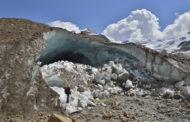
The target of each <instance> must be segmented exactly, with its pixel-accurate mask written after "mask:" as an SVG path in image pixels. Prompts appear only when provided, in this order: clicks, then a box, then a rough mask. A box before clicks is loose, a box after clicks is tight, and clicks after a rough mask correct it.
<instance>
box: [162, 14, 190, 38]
mask: <svg viewBox="0 0 190 122" xmlns="http://www.w3.org/2000/svg"><path fill="white" fill-rule="evenodd" d="M189 31H190V11H189V12H186V13H184V14H181V15H178V18H177V19H176V20H175V21H174V23H173V24H171V25H168V26H167V27H166V28H165V29H164V31H163V33H164V34H165V38H175V37H178V36H181V35H184V34H186V33H187V32H189Z"/></svg>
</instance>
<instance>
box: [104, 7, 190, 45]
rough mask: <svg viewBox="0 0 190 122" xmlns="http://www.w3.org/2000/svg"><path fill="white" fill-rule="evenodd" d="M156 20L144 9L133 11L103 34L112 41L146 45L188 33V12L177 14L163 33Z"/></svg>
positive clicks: (189, 21) (189, 28)
mask: <svg viewBox="0 0 190 122" xmlns="http://www.w3.org/2000/svg"><path fill="white" fill-rule="evenodd" d="M158 20H159V19H158V18H157V17H156V16H155V15H154V14H153V13H151V12H150V11H148V10H146V9H141V10H135V11H132V12H131V14H130V15H129V16H128V17H126V18H124V19H122V20H120V21H118V22H117V23H113V24H110V25H108V26H107V27H106V29H105V30H104V31H103V34H104V35H106V36H107V37H108V38H109V39H111V40H112V41H126V40H130V41H131V42H135V43H144V42H145V43H148V42H150V40H152V41H156V40H159V39H161V40H166V39H169V38H176V37H179V36H181V35H184V34H186V33H187V32H189V31H190V11H189V12H186V13H184V14H181V15H179V14H178V16H177V19H176V20H175V21H174V23H173V24H170V25H168V26H167V27H166V28H165V29H164V31H160V26H159V22H158Z"/></svg>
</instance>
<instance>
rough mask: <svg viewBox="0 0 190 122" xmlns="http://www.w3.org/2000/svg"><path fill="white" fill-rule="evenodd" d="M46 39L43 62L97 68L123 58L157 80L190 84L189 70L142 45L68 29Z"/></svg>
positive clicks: (47, 34)
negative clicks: (76, 32)
mask: <svg viewBox="0 0 190 122" xmlns="http://www.w3.org/2000/svg"><path fill="white" fill-rule="evenodd" d="M44 39H45V40H47V41H48V45H47V47H46V49H45V50H44V51H43V53H42V54H41V56H40V57H39V58H38V59H37V61H41V62H42V65H45V64H50V63H53V62H57V61H60V60H68V61H71V62H74V63H81V64H87V65H91V66H95V67H98V66H102V65H103V64H105V63H106V62H107V61H110V60H115V59H119V58H124V59H126V61H127V62H129V64H131V65H133V66H136V67H143V68H145V70H148V71H149V72H150V73H151V75H152V76H153V77H155V78H156V79H158V80H162V81H167V82H170V83H174V82H177V81H181V80H184V81H186V82H187V83H188V84H190V73H189V72H188V70H185V69H184V68H182V67H180V65H178V63H176V62H177V61H175V60H173V59H172V58H170V57H168V56H166V55H163V54H161V53H159V52H156V51H154V50H151V49H148V48H145V47H143V46H140V45H136V44H133V43H129V44H116V43H109V42H104V41H102V40H98V39H95V38H93V37H91V36H87V35H82V34H75V33H71V32H68V31H66V30H54V31H50V32H48V33H45V35H44Z"/></svg>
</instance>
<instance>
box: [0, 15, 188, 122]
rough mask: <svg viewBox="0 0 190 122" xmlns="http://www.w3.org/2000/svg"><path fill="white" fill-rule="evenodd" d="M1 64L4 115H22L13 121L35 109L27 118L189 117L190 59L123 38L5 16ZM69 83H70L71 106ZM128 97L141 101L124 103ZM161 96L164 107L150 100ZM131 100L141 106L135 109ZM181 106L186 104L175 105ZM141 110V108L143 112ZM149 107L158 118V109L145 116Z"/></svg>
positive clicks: (0, 35)
mask: <svg viewBox="0 0 190 122" xmlns="http://www.w3.org/2000/svg"><path fill="white" fill-rule="evenodd" d="M68 61H69V62H68ZM0 64H1V69H0V111H1V114H0V118H3V121H9V120H12V119H10V116H9V115H11V116H13V115H16V114H15V113H17V114H18V113H19V114H20V115H19V117H18V116H13V117H12V118H13V120H15V121H17V120H18V121H19V119H20V117H21V115H25V114H26V113H28V114H30V115H26V119H24V118H23V117H21V118H22V119H20V121H21V120H23V121H28V117H27V116H31V115H34V113H35V116H41V115H42V116H46V117H47V116H48V114H47V113H51V112H52V111H57V112H64V113H67V114H71V115H69V116H70V117H72V118H77V119H80V120H82V121H88V120H90V121H93V120H94V121H104V120H105V121H106V120H107V119H108V121H109V120H112V121H129V120H131V121H141V120H152V121H161V120H163V121H172V120H173V118H172V117H170V115H171V116H173V117H174V116H176V115H178V114H179V118H180V119H181V120H184V121H185V120H188V119H190V117H189V115H188V112H189V111H188V109H187V108H188V107H189V102H188V100H190V99H189V98H190V88H189V87H190V72H189V69H190V68H189V66H190V65H189V61H188V60H186V59H185V60H181V59H180V58H178V57H176V56H174V55H166V54H162V53H160V52H157V51H154V50H152V49H149V48H146V47H143V46H140V45H137V44H133V43H127V44H116V43H111V42H108V41H107V40H104V39H103V38H97V37H96V36H92V35H90V34H84V33H81V34H75V33H72V32H68V31H66V30H63V29H60V28H52V27H48V26H47V25H44V24H39V23H35V22H32V21H28V20H24V19H14V18H12V19H11V18H3V19H0ZM65 86H69V87H71V95H70V103H68V104H66V94H65V93H64V87H65ZM146 97H147V98H146ZM165 99H166V100H165ZM115 100H117V101H115ZM128 100H131V101H132V102H134V103H135V104H134V103H131V105H130V102H125V101H128ZM15 101H16V102H15ZM106 101H107V102H106ZM137 101H141V102H137ZM168 101H169V102H171V103H172V104H171V106H169V107H168V108H171V109H172V110H170V111H172V112H171V114H169V115H168V114H166V113H165V112H163V111H167V110H168V109H167V107H166V104H167V103H169V102H168ZM142 102H144V104H141V103H142ZM154 102H155V105H156V106H158V108H157V110H154V107H153V105H150V106H147V105H148V104H151V103H154ZM165 102H166V103H165ZM125 103H127V104H129V106H135V105H136V104H141V105H140V106H139V107H136V106H138V105H136V106H135V107H134V108H131V110H129V109H130V108H128V107H126V105H125ZM159 103H162V104H163V106H165V107H163V106H159ZM174 103H175V105H174ZM178 105H181V108H178V109H175V111H174V108H175V107H177V106H178ZM98 108H99V109H98ZM100 108H101V109H100ZM103 108H104V109H103ZM125 108H126V109H125ZM145 108H147V109H145ZM140 109H143V110H142V112H140V113H139V112H137V111H136V110H140ZM104 110H106V111H104ZM41 111H45V115H43V114H41ZM102 111H103V113H102ZM126 111H129V112H130V114H129V115H128V113H127V114H126V113H125V112H126ZM145 111H153V113H154V114H155V115H156V114H159V116H157V118H156V117H152V115H153V114H152V113H147V114H146V116H144V115H142V116H140V114H144V112H145ZM160 111H161V112H160ZM181 111H182V112H181ZM89 112H94V113H98V114H97V115H95V114H92V115H89V114H88V113H89ZM32 113H33V114H32ZM38 113H39V115H38ZM42 113H44V112H42ZM73 113H75V114H73ZM116 113H119V114H116ZM36 114H37V115H36ZM34 118H35V117H34ZM36 118H40V117H36ZM92 118H93V119H92ZM148 118H149V119H148ZM0 120H1V119H0ZM36 121H37V120H36ZM42 121H47V118H46V119H44V120H42Z"/></svg>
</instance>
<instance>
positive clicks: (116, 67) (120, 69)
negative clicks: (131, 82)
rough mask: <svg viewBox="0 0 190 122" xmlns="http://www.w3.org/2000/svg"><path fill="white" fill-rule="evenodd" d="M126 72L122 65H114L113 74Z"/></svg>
mask: <svg viewBox="0 0 190 122" xmlns="http://www.w3.org/2000/svg"><path fill="white" fill-rule="evenodd" d="M124 71H125V69H124V68H123V67H122V65H121V64H114V65H113V66H112V73H116V74H118V75H119V74H121V73H123V72H124Z"/></svg>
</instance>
